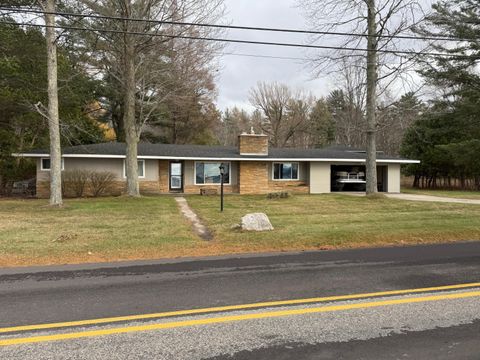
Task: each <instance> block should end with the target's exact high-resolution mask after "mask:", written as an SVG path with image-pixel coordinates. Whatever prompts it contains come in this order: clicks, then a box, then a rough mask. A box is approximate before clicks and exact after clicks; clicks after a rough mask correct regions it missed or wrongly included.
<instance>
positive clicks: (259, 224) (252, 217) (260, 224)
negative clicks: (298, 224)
mask: <svg viewBox="0 0 480 360" xmlns="http://www.w3.org/2000/svg"><path fill="white" fill-rule="evenodd" d="M240 226H241V228H242V230H247V231H269V230H273V226H272V223H271V222H270V220H269V219H268V216H267V215H266V214H264V213H252V214H247V215H245V216H244V217H242V222H241V223H240Z"/></svg>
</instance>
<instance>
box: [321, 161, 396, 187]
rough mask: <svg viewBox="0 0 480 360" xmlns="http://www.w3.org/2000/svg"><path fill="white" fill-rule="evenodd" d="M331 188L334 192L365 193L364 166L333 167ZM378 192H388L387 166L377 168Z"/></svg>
mask: <svg viewBox="0 0 480 360" xmlns="http://www.w3.org/2000/svg"><path fill="white" fill-rule="evenodd" d="M330 173H331V181H330V187H331V189H330V190H331V191H332V192H338V191H352V192H363V191H365V189H366V177H365V166H364V165H332V167H331V172H330ZM377 187H378V191H380V192H386V191H387V166H377Z"/></svg>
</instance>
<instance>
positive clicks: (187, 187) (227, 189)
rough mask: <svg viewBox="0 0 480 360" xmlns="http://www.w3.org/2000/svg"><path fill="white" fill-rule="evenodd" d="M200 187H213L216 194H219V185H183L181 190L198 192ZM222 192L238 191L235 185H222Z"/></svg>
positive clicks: (186, 192)
mask: <svg viewBox="0 0 480 360" xmlns="http://www.w3.org/2000/svg"><path fill="white" fill-rule="evenodd" d="M202 189H215V190H217V194H220V185H185V187H184V189H183V191H184V192H185V194H200V191H201V190H202ZM223 192H224V193H225V194H234V193H238V186H237V185H224V186H223Z"/></svg>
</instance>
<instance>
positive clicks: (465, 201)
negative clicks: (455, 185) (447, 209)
mask: <svg viewBox="0 0 480 360" xmlns="http://www.w3.org/2000/svg"><path fill="white" fill-rule="evenodd" d="M385 195H386V196H387V197H389V198H393V199H400V200H410V201H430V202H444V203H457V204H476V205H480V200H475V199H460V198H451V197H442V196H431V195H419V194H418V195H417V194H385Z"/></svg>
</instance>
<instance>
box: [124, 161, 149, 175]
mask: <svg viewBox="0 0 480 360" xmlns="http://www.w3.org/2000/svg"><path fill="white" fill-rule="evenodd" d="M137 163H138V177H139V178H144V177H145V160H138V161H137ZM123 177H125V178H126V177H127V167H126V166H125V160H124V161H123Z"/></svg>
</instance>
